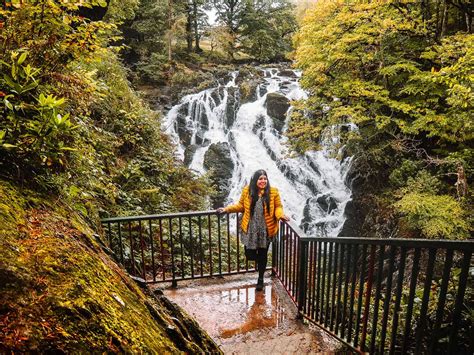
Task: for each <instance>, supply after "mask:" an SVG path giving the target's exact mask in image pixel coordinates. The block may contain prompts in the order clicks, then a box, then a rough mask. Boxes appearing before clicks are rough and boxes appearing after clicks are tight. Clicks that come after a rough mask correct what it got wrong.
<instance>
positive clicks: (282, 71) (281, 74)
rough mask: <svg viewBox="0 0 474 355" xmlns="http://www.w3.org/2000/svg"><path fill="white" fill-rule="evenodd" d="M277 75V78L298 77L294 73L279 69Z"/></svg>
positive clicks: (289, 70)
mask: <svg viewBox="0 0 474 355" xmlns="http://www.w3.org/2000/svg"><path fill="white" fill-rule="evenodd" d="M278 75H279V76H286V77H288V78H297V77H298V75H296V73H295V72H294V71H293V70H291V69H281V70H280V71H279V72H278Z"/></svg>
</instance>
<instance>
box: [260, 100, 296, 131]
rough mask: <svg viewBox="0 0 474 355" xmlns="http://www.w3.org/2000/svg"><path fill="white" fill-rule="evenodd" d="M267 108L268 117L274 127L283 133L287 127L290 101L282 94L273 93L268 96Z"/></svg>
mask: <svg viewBox="0 0 474 355" xmlns="http://www.w3.org/2000/svg"><path fill="white" fill-rule="evenodd" d="M265 107H266V108H267V114H268V116H270V117H271V119H272V120H273V127H275V129H277V130H278V131H279V132H280V133H281V130H282V129H283V126H284V125H285V119H286V112H287V111H288V108H289V107H290V101H289V100H288V99H287V98H286V97H285V96H283V95H282V94H278V93H275V92H272V93H269V94H268V95H267V98H266V100H265Z"/></svg>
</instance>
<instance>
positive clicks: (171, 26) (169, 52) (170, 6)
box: [168, 0, 173, 62]
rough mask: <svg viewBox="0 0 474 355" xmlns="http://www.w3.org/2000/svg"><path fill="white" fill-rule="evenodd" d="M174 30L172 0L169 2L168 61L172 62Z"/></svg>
mask: <svg viewBox="0 0 474 355" xmlns="http://www.w3.org/2000/svg"><path fill="white" fill-rule="evenodd" d="M172 28H173V3H172V0H168V61H169V62H171V59H172V51H171V37H172Z"/></svg>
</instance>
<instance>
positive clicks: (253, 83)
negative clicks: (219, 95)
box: [240, 80, 259, 105]
mask: <svg viewBox="0 0 474 355" xmlns="http://www.w3.org/2000/svg"><path fill="white" fill-rule="evenodd" d="M258 84H259V82H258V80H246V81H244V82H242V83H241V84H240V104H241V105H242V104H245V103H247V102H253V101H256V100H257V87H258Z"/></svg>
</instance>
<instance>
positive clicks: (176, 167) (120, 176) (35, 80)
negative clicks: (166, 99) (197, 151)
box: [0, 2, 209, 224]
mask: <svg viewBox="0 0 474 355" xmlns="http://www.w3.org/2000/svg"><path fill="white" fill-rule="evenodd" d="M61 4H62V3H61V2H51V3H48V4H44V5H45V12H44V17H45V18H44V20H43V21H44V27H42V31H41V32H40V33H38V32H37V31H32V30H31V28H30V26H31V23H29V22H28V23H24V22H23V21H20V19H28V21H32V22H34V23H41V21H40V19H38V6H40V4H37V5H31V6H30V5H27V6H24V7H21V8H20V9H18V10H15V11H13V12H11V13H7V15H8V18H7V20H6V22H5V27H4V29H5V31H3V32H1V34H0V36H2V38H3V39H5V38H7V36H10V37H11V38H15V41H10V42H9V41H4V42H3V43H4V45H8V46H7V47H6V48H7V51H6V52H5V53H4V54H2V56H1V58H0V59H1V60H2V62H1V65H2V73H3V74H4V75H3V79H0V92H1V93H0V100H1V104H2V105H1V107H0V110H1V111H0V112H1V113H2V116H1V118H0V123H1V126H0V151H1V155H0V164H1V166H2V169H1V170H2V176H3V177H5V178H9V179H11V180H17V179H20V180H22V181H21V182H22V183H23V184H25V183H26V184H29V185H31V186H39V187H40V188H41V189H42V190H46V191H54V192H55V193H59V195H60V196H61V197H60V198H61V199H63V200H64V201H67V203H68V205H69V206H71V207H73V208H74V209H75V210H77V211H80V213H81V214H82V215H83V216H84V217H86V218H87V219H88V220H89V222H90V223H91V224H94V223H96V222H97V218H98V215H97V212H99V213H100V214H105V213H107V214H109V213H110V214H113V215H117V214H137V213H159V212H165V211H177V210H188V209H202V208H204V205H205V200H204V196H205V195H206V194H207V193H208V192H209V188H208V184H207V182H206V180H205V179H204V178H196V177H195V176H194V175H193V174H192V173H191V172H189V171H188V170H187V169H186V168H184V167H183V166H182V165H181V163H179V162H178V161H177V160H176V159H175V157H174V148H173V147H172V145H171V143H170V142H169V141H168V138H167V137H166V136H165V135H164V134H163V133H162V132H161V131H160V126H159V117H158V115H157V114H156V113H155V112H153V111H152V110H150V109H149V107H147V105H146V104H145V103H144V102H143V101H142V100H141V98H140V97H139V96H138V95H137V94H136V93H135V92H134V91H133V90H132V89H131V88H130V84H129V82H128V80H127V73H126V71H125V70H124V68H123V67H122V65H121V63H120V62H119V60H118V59H117V57H116V50H115V49H114V48H106V47H105V46H106V45H107V43H108V38H113V36H114V35H115V34H114V32H113V31H112V29H113V28H114V26H113V24H103V23H93V22H87V21H86V20H81V21H82V22H80V24H79V23H78V22H77V21H78V20H79V19H78V18H75V17H73V19H74V21H73V20H71V19H69V17H68V16H69V15H68V13H67V12H66V11H67V10H69V9H73V10H74V9H77V7H74V6H73V7H71V8H69V7H61ZM71 6H72V5H71ZM35 14H36V17H35ZM63 20H64V21H63ZM38 21H39V22H38ZM81 26H84V28H88V29H89V30H91V29H95V31H96V32H94V33H90V34H91V36H92V37H91V39H90V42H87V43H88V44H87V45H86V47H84V48H83V49H82V50H81V51H77V43H76V42H74V43H66V40H65V38H56V37H55V36H56V31H58V33H62V34H63V35H64V36H65V37H68V36H69V32H68V31H70V32H71V33H70V36H69V37H70V38H73V37H75V38H76V40H78V36H79V37H80V35H81V33H82V29H81ZM27 29H28V30H29V31H27ZM82 35H83V33H82ZM28 36H29V37H28ZM71 36H72V37H71ZM50 37H51V40H50V45H51V46H52V47H53V48H51V47H49V46H46V45H45V44H44V38H50ZM14 44H15V45H14ZM27 44H28V45H27ZM88 45H90V47H87V46H88ZM28 46H35V48H37V49H38V51H37V52H36V51H35V52H34V53H32V52H31V51H28V50H27V49H25V48H28ZM20 47H21V49H20ZM50 50H52V51H53V53H52V54H50ZM45 58H49V59H51V60H52V61H53V62H54V63H53V64H54V65H51V63H50V62H49V61H48V60H45ZM53 79H54V80H53Z"/></svg>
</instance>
